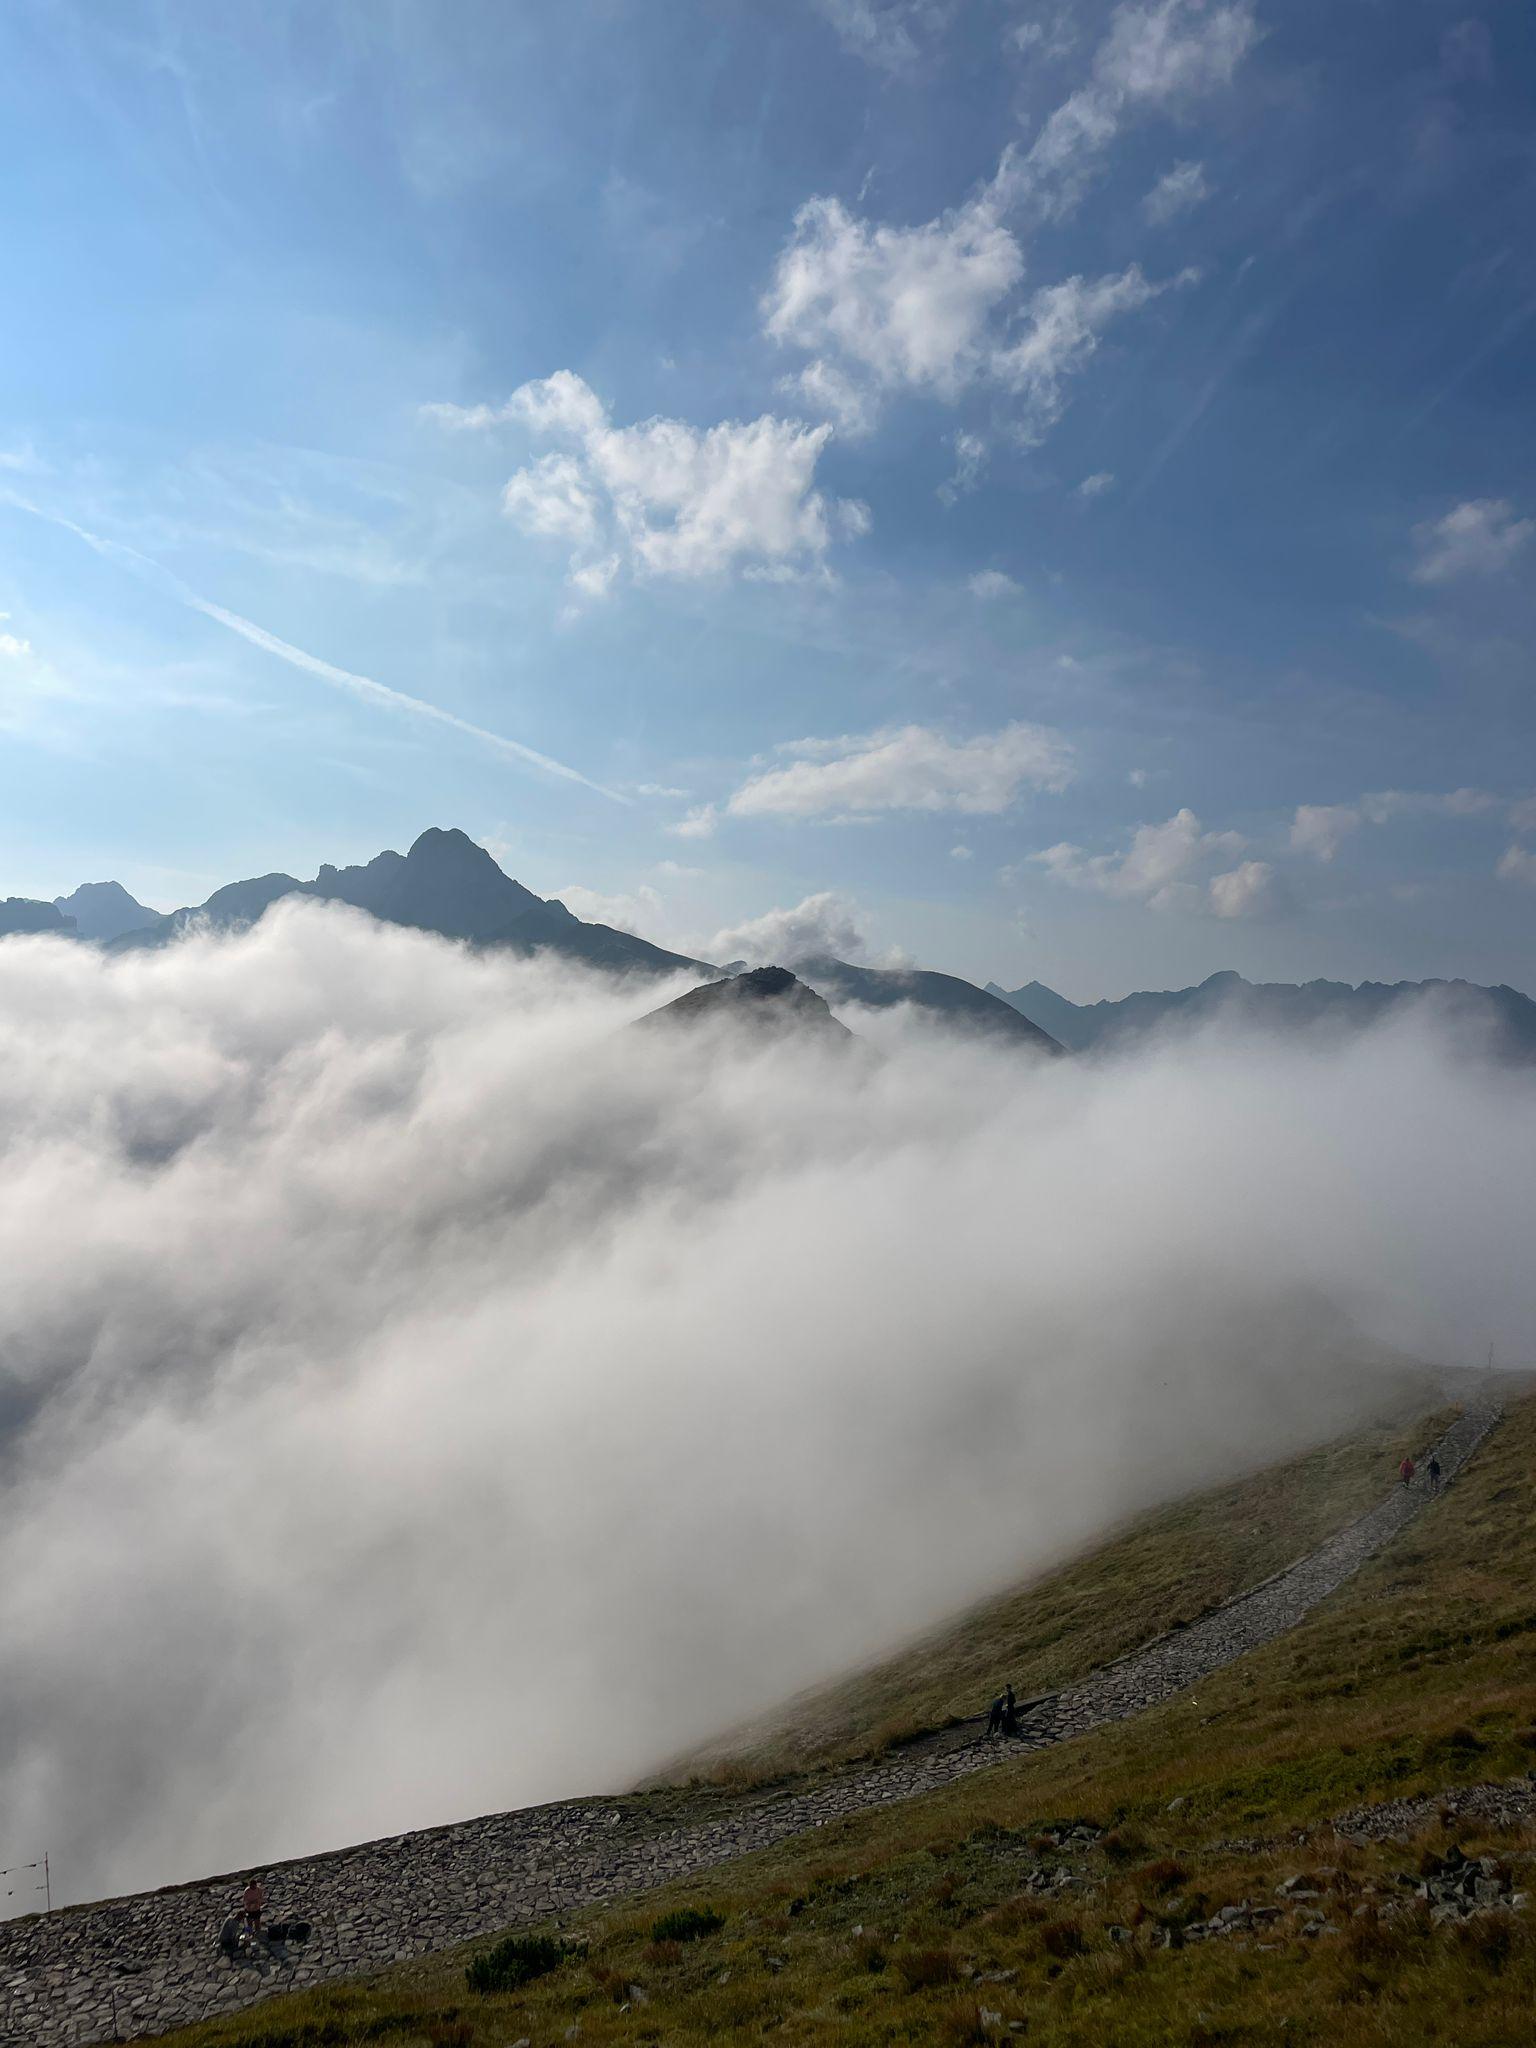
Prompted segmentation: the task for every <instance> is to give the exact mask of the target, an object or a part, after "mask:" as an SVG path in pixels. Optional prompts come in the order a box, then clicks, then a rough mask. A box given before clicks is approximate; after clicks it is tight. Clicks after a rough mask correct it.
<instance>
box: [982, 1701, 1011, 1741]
mask: <svg viewBox="0 0 1536 2048" xmlns="http://www.w3.org/2000/svg"><path fill="white" fill-rule="evenodd" d="M1006 1704H1007V1702H1006V1701H1005V1700H1004V1698H1003V1695H1002V1694H1001V1693H999V1694H998V1696H997V1698H996V1699H995V1700H994V1701H993V1702H992V1704H991V1706H990V1707H988V1709H987V1733H988V1735H996V1734H997V1732H998V1730H999V1729H1000V1728H1001V1727H1002V1725H1003V1710H1004V1708H1005V1706H1006Z"/></svg>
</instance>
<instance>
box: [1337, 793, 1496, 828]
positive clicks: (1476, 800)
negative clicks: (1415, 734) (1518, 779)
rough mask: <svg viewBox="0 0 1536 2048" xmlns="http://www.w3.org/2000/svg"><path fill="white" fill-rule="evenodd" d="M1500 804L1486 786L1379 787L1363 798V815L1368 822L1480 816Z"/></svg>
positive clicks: (1379, 822)
mask: <svg viewBox="0 0 1536 2048" xmlns="http://www.w3.org/2000/svg"><path fill="white" fill-rule="evenodd" d="M1501 803H1502V799H1501V798H1499V797H1496V796H1495V795H1494V794H1493V793H1492V791H1491V790H1486V789H1448V790H1431V789H1377V790H1371V791H1369V792H1368V793H1367V794H1366V795H1365V796H1363V797H1361V799H1360V815H1361V816H1362V817H1363V818H1364V819H1365V821H1366V823H1367V824H1369V825H1385V824H1387V823H1388V822H1389V821H1390V820H1391V819H1393V818H1480V817H1483V816H1485V815H1486V814H1487V813H1488V812H1489V811H1496V810H1498V809H1499V808H1500V806H1501Z"/></svg>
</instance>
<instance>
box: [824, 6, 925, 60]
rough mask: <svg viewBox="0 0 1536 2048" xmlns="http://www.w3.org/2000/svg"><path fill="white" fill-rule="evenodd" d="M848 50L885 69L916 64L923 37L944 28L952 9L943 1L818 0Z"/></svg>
mask: <svg viewBox="0 0 1536 2048" xmlns="http://www.w3.org/2000/svg"><path fill="white" fill-rule="evenodd" d="M816 5H817V8H818V9H819V11H820V12H821V13H822V14H824V15H825V16H826V18H827V20H828V21H829V22H831V24H832V26H833V28H834V29H836V31H837V35H838V40H839V41H840V42H841V43H842V45H843V48H844V49H845V50H848V51H851V52H852V54H853V55H854V56H855V57H862V58H864V60H865V61H866V63H869V64H873V65H875V66H877V67H878V68H879V69H880V70H882V71H903V70H905V69H906V68H907V66H908V65H910V64H914V63H916V61H917V59H918V56H919V54H920V51H921V47H922V43H921V39H922V38H924V37H925V36H927V35H930V34H932V33H933V32H935V31H936V30H938V29H940V28H942V26H943V25H944V23H945V22H946V21H947V20H948V18H949V13H950V9H949V7H948V6H947V5H944V4H941V0H816Z"/></svg>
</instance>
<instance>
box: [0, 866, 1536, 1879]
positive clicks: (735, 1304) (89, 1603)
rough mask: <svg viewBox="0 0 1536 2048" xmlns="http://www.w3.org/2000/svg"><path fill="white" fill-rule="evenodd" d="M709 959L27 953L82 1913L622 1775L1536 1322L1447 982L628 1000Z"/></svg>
mask: <svg viewBox="0 0 1536 2048" xmlns="http://www.w3.org/2000/svg"><path fill="white" fill-rule="evenodd" d="M681 986H682V984H679V987H681ZM675 992H676V991H668V990H666V989H662V990H660V991H658V990H657V988H656V987H655V985H654V984H647V985H644V986H637V985H629V986H624V985H619V984H614V983H609V982H605V981H603V980H601V979H597V978H590V977H581V976H577V975H574V974H572V973H571V972H569V971H568V970H564V969H561V968H557V967H555V966H553V965H550V964H547V963H545V964H541V963H536V962H526V961H519V960H514V959H508V958H500V957H496V958H493V957H475V956H472V955H470V954H468V953H466V952H464V951H463V950H461V949H458V948H455V947H452V946H449V945H447V944H445V943H443V942H441V941H439V940H436V939H434V938H431V937H427V936H425V935H422V934H420V933H415V932H408V931H402V930H397V929H393V928H389V927H382V926H379V925H375V924H373V923H371V922H370V921H369V920H367V919H366V918H364V917H362V916H360V915H357V914H354V913H351V912H349V911H346V910H344V909H341V908H338V907H334V906H331V907H326V906H320V905H312V904H285V905H283V906H281V907H280V908H279V909H278V910H277V911H276V912H275V913H274V914H272V915H271V916H269V917H268V918H267V919H266V920H265V921H264V922H263V923H262V924H261V925H260V926H259V927H258V928H257V929H256V930H255V931H253V932H251V933H249V934H247V935H245V936H243V937H239V938H234V939H230V938H208V937H203V938H196V939H194V940H192V941H190V942H188V943H185V944H183V945H180V946H177V947H175V948H173V949H170V950H168V951H165V952H160V953H145V954H139V955H129V956H126V957H123V958H120V959H116V960H109V959H106V958H104V957H102V956H101V955H100V954H98V953H95V952H93V951H91V950H89V949H87V948H85V947H80V946H73V945H70V944H67V943H63V942H60V941H57V940H51V939H12V940H8V941H6V942H5V943H4V944H3V945H0V1273H3V1276H4V1279H3V1284H0V1564H3V1569H0V1642H3V1644H4V1646H5V1684H4V1688H3V1694H0V1811H3V1813H4V1815H5V1821H6V1843H5V1846H6V1849H7V1851H8V1852H9V1853H8V1854H7V1858H6V1860H7V1861H8V1862H16V1861H18V1860H20V1859H21V1858H22V1857H23V1856H29V1855H31V1854H32V1853H34V1852H36V1853H40V1852H41V1851H42V1850H43V1849H44V1848H45V1847H46V1848H47V1849H48V1850H49V1851H50V1854H51V1856H52V1859H53V1869H54V1872H55V1874H56V1886H57V1889H56V1894H55V1895H56V1897H58V1896H62V1897H64V1898H83V1897H90V1896H96V1895H100V1894H103V1893H106V1892H110V1891H113V1890H119V1889H127V1888H137V1887H141V1886H147V1885H150V1884H155V1883H161V1882H166V1881H169V1880H173V1879H176V1878H179V1877H190V1876H196V1875H199V1874H201V1873H203V1872H204V1871H207V1870H213V1869H226V1868H230V1867H232V1866H235V1865H249V1864H255V1863H261V1862H264V1861H268V1860H271V1859H273V1858H275V1857H277V1856H280V1855H291V1854H297V1853H302V1852H305V1851H308V1850H315V1849H320V1848H325V1847H332V1846H336V1845H338V1844H340V1843H342V1842H345V1841H350V1840H357V1839H361V1838H365V1837H367V1836H370V1835H375V1834H380V1833H385V1832H392V1831H395V1830H398V1829H401V1828H405V1827H409V1826H416V1825H423V1824H427V1823H431V1822H436V1821H443V1820H448V1819H454V1818H459V1817H462V1816H464V1815H467V1814H469V1813H473V1812H480V1811H486V1810H491V1809H496V1808H501V1807H506V1806H512V1805H517V1804H523V1803H528V1802H531V1801H535V1800H539V1799H544V1798H551V1797H557V1796H560V1795H562V1794H567V1793H576V1792H586V1791H594V1790H602V1789H617V1788H620V1787H622V1786H623V1785H625V1784H626V1783H628V1782H632V1781H633V1780H634V1779H635V1778H636V1777H637V1776H639V1775H641V1774H642V1773H644V1772H645V1771H646V1770H647V1769H649V1768H651V1767H653V1766H655V1765H656V1764H657V1763H658V1762H660V1761H661V1760H662V1759H664V1758H665V1757H667V1756H669V1755H672V1754H674V1753H676V1752H679V1751H681V1750H684V1749H686V1748H687V1747H688V1746H689V1745H691V1744H695V1743H698V1742H700V1741H702V1740H704V1739H706V1738H708V1737H709V1736H711V1735H713V1734H715V1733H717V1732H718V1731H719V1730H720V1729H721V1727H722V1726H724V1725H726V1724H728V1723H730V1722H732V1721H734V1720H737V1719H740V1718H741V1717H743V1716H746V1715H749V1714H751V1713H753V1712H755V1711H756V1710H759V1709H761V1708H763V1707H765V1706H767V1705H769V1704H771V1703H772V1702H773V1701H774V1700H776V1699H778V1698H780V1697H782V1696H784V1695H786V1694H788V1693H790V1692H793V1691H794V1690H796V1689H797V1688H799V1687H801V1686H803V1685H805V1684H807V1683H810V1682H813V1681H815V1680H816V1679H818V1678H820V1677H822V1676H825V1675H828V1674H830V1673H833V1672H835V1671H838V1670H840V1669H842V1668H843V1667H845V1666H846V1665H847V1664H849V1663H850V1662H852V1661H853V1660H855V1659H858V1658H860V1657H864V1656H867V1655H869V1654H871V1653H872V1652H874V1651H877V1650H879V1649H880V1648H882V1647H884V1646H886V1645H889V1644H890V1643H892V1642H893V1641H895V1640H898V1639H899V1638H900V1637H902V1636H903V1635H905V1634H907V1633H910V1632H911V1631H912V1630H913V1629H915V1628H917V1627H920V1626H921V1625H923V1624H925V1623H927V1622H929V1621H931V1620H934V1619H936V1618H938V1617H939V1616H941V1615H943V1614H944V1613H946V1612H947V1611H950V1610H952V1609H954V1608H955V1607H956V1606H958V1605H959V1604H960V1603H962V1602H964V1601H966V1600H968V1599H970V1598H972V1597H973V1596H975V1595H976V1594H977V1593H979V1592H981V1591H984V1590H987V1589H988V1588H990V1587H992V1586H994V1585H996V1584H998V1583H1001V1582H1003V1581H1005V1580H1007V1579H1009V1578H1011V1577H1017V1576H1018V1575H1019V1574H1021V1573H1023V1572H1025V1571H1027V1570H1028V1569H1030V1568H1031V1567H1032V1566H1034V1565H1038V1564H1041V1563H1044V1562H1046V1561H1049V1560H1050V1559H1051V1558H1053V1557H1055V1556H1059V1555H1060V1554H1061V1553H1062V1552H1063V1551H1064V1550H1065V1549H1067V1548H1069V1547H1070V1546H1072V1545H1074V1544H1077V1543H1080V1542H1082V1541H1083V1540H1085V1539H1087V1538H1089V1537H1091V1536H1092V1535H1093V1534H1094V1532H1095V1531H1097V1530H1099V1529H1101V1528H1103V1527H1104V1526H1105V1525H1107V1524H1108V1523H1110V1522H1111V1521H1113V1520H1115V1519H1117V1518H1118V1517H1120V1516H1122V1515H1123V1514H1124V1513H1125V1512H1127V1510H1129V1509H1131V1508H1134V1507H1137V1506H1140V1505H1143V1504H1145V1503H1147V1502H1149V1501H1152V1500H1155V1499H1158V1498H1162V1497H1166V1496H1167V1495H1169V1494H1172V1493H1175V1492H1177V1491H1179V1490H1180V1489H1182V1488H1184V1487H1186V1486H1188V1485H1190V1484H1193V1483H1196V1482H1197V1481H1200V1480H1202V1479H1206V1478H1211V1477H1215V1476H1217V1475H1220V1474H1223V1473H1226V1472H1230V1471H1232V1470H1234V1469H1237V1468H1240V1467H1242V1466H1245V1465H1252V1464H1255V1463H1261V1462H1267V1461H1268V1460H1270V1459H1272V1458H1275V1457H1279V1456H1281V1455H1283V1454H1284V1453H1285V1452H1286V1451H1287V1450H1289V1449H1291V1448H1292V1447H1294V1446H1297V1445H1299V1444H1302V1443H1305V1442H1309V1441H1313V1440H1316V1439H1317V1438H1319V1437H1322V1436H1325V1435H1327V1434H1328V1433H1329V1431H1330V1430H1332V1429H1335V1428H1337V1427H1340V1426H1342V1425H1343V1424H1344V1423H1345V1422H1346V1421H1347V1420H1349V1419H1350V1418H1351V1416H1352V1415H1354V1414H1355V1413H1357V1412H1358V1411H1359V1409H1360V1407H1361V1404H1362V1403H1364V1404H1365V1405H1367V1406H1369V1404H1370V1403H1371V1402H1372V1401H1379V1400H1380V1399H1381V1398H1382V1394H1381V1383H1380V1382H1379V1381H1376V1380H1373V1379H1372V1377H1371V1375H1370V1373H1369V1372H1368V1371H1367V1370H1366V1369H1365V1368H1364V1366H1362V1367H1361V1368H1360V1370H1358V1371H1357V1370H1351V1369H1348V1362H1349V1360H1351V1359H1355V1358H1359V1359H1362V1360H1363V1359H1365V1358H1367V1357H1368V1356H1370V1355H1371V1354H1372V1353H1373V1352H1375V1353H1376V1354H1377V1355H1379V1353H1380V1351H1381V1350H1382V1349H1388V1350H1390V1349H1397V1350H1402V1351H1406V1352H1409V1353H1413V1354H1415V1355H1418V1356H1421V1357H1424V1358H1428V1359H1431V1360H1434V1361H1437V1362H1440V1361H1444V1362H1454V1361H1457V1360H1465V1359H1469V1358H1471V1359H1476V1358H1480V1357H1481V1356H1482V1355H1483V1354H1484V1353H1485V1352H1486V1348H1487V1345H1488V1343H1489V1342H1490V1341H1492V1342H1494V1343H1496V1344H1497V1345H1498V1346H1499V1348H1500V1352H1501V1354H1502V1355H1503V1356H1505V1357H1509V1356H1514V1355H1520V1354H1524V1353H1528V1352H1529V1351H1530V1349H1531V1345H1532V1339H1531V1334H1530V1333H1531V1330H1532V1325H1533V1309H1536V1280H1533V1262H1532V1260H1531V1258H1530V1246H1529V1233H1530V1219H1531V1216H1532V1214H1533V1213H1536V1199H1533V1198H1536V1075H1533V1073H1532V1071H1531V1070H1530V1069H1516V1068H1512V1067H1509V1066H1501V1065H1498V1064H1496V1063H1495V1062H1493V1061H1491V1060H1485V1059H1484V1058H1482V1057H1481V1056H1480V1055H1479V1054H1478V1053H1477V1051H1476V1049H1475V1048H1472V1047H1469V1046H1467V1045H1465V1044H1462V1043H1458V1044H1455V1045H1452V1044H1450V1043H1449V1042H1448V1041H1447V1040H1446V1039H1445V1038H1444V1037H1443V1036H1442V1035H1441V1032H1440V1027H1438V1026H1436V1025H1435V1024H1433V1023H1432V1022H1431V1021H1430V1020H1429V1019H1428V1018H1411V1017H1410V1018H1406V1019H1402V1020H1399V1021H1398V1022H1397V1023H1396V1024H1394V1025H1393V1026H1391V1027H1390V1028H1387V1029H1384V1030H1379V1031H1377V1032H1375V1033H1372V1034H1370V1035H1368V1036H1365V1037H1362V1038H1359V1039H1356V1040H1354V1041H1352V1042H1350V1043H1348V1044H1344V1045H1339V1044H1337V1043H1335V1044H1332V1045H1329V1046H1326V1047H1325V1046H1320V1045H1312V1044H1308V1043H1295V1044H1291V1045H1289V1046H1287V1045H1283V1044H1278V1043H1274V1042H1268V1043H1263V1044H1260V1043H1258V1042H1245V1041H1243V1040H1241V1039H1238V1038H1231V1037H1225V1036H1223V1035H1221V1034H1220V1033H1217V1034H1214V1035H1212V1034H1208V1035H1206V1036H1204V1037H1202V1038H1200V1039H1197V1040H1193V1041H1187V1042H1185V1043H1183V1044H1178V1045H1167V1046H1163V1047H1160V1048H1158V1047H1152V1048H1146V1049H1143V1050H1142V1051H1141V1052H1139V1053H1137V1054H1136V1055H1134V1056H1128V1057H1125V1058H1121V1059H1117V1060H1110V1061H1103V1062H1094V1061H1089V1060H1087V1059H1073V1060H1059V1061H1049V1060H1039V1059H1035V1058H1033V1057H1030V1056H1028V1055H1025V1054H1022V1053H1020V1052H1019V1051H1017V1050H1002V1049H996V1048H994V1049H992V1050H986V1049H983V1048H979V1047H977V1046H975V1045H967V1044H964V1043H957V1042H955V1041H951V1040H946V1039H944V1038H941V1037H936V1036H934V1035H933V1034H932V1033H931V1032H930V1031H926V1030H923V1029H921V1028H919V1025H918V1024H917V1023H916V1022H915V1021H914V1020H912V1019H910V1018H904V1017H902V1016H901V1015H899V1014H892V1013H880V1014H878V1015H873V1016H870V1017H863V1018H861V1017H859V1016H857V1015H855V1014H854V1013H847V1014H848V1020H849V1021H850V1022H851V1023H853V1024H854V1025H855V1028H857V1029H859V1030H861V1031H864V1032H867V1033H868V1034H869V1035H870V1036H872V1037H876V1038H878V1039H879V1040H880V1042H881V1046H882V1051H883V1053H884V1057H883V1058H879V1059H858V1058H855V1059H852V1060H850V1059H849V1058H847V1057H846V1056H844V1057H838V1056H837V1054H836V1053H835V1052H829V1051H825V1050H820V1049H817V1048H816V1047H814V1046H811V1045H805V1044H796V1043H788V1044H784V1045H782V1046H778V1047H768V1048H763V1047H757V1048H755V1049H754V1050H753V1051H752V1052H751V1053H750V1054H747V1053H742V1054H739V1055H733V1054H731V1053H730V1052H729V1051H728V1050H727V1049H725V1048H721V1047H719V1046H717V1045H714V1044H712V1043H711V1041H709V1040H708V1039H707V1038H703V1037H700V1036H699V1035H697V1034H682V1035H677V1036H672V1035H668V1034H657V1033H635V1032H631V1031H629V1030H627V1029H626V1028H625V1027H626V1026H627V1024H628V1023H629V1022H630V1021H631V1020H632V1019H633V1018H634V1017H636V1016H637V1015H639V1014H640V1013H641V1012H643V1011H644V1010H646V1009H648V1008H650V1007H652V1006H653V1005H654V1004H656V1003H657V1002H658V1001H660V1000H661V999H662V998H663V996H665V995H666V994H667V993H675ZM1353 1332H1358V1333H1359V1334H1358V1336H1357V1335H1354V1334H1351V1333H1353ZM1003 1675H1006V1674H1003ZM22 1903H28V1902H25V1901H24V1902H22Z"/></svg>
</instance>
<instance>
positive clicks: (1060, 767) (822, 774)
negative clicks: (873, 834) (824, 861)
mask: <svg viewBox="0 0 1536 2048" xmlns="http://www.w3.org/2000/svg"><path fill="white" fill-rule="evenodd" d="M784 751H786V752H791V751H793V752H796V753H798V754H799V755H801V757H802V758H800V759H798V760H796V761H795V762H793V763H792V765H791V766H789V767H787V768H770V769H768V770H767V771H765V772H764V773H763V774H761V775H755V776H753V777H752V778H751V779H750V780H749V781H747V782H745V783H743V784H742V786H741V788H740V789H738V790H737V791H736V793H735V795H734V796H733V797H732V798H731V800H730V803H729V805H728V806H727V808H728V809H729V810H730V811H731V813H732V814H733V815H734V816H736V817H784V818H817V817H832V818H838V817H849V816H854V817H857V816H861V815H868V814H870V813H872V812H876V811H953V812H960V813H965V814H969V815H975V816H979V815H981V814H983V813H988V812H997V811H1003V810H1006V809H1007V808H1008V806H1009V805H1010V804H1011V803H1012V802H1013V801H1014V799H1015V798H1016V797H1017V796H1018V794H1019V792H1020V790H1022V789H1024V788H1032V789H1049V790H1058V789H1061V788H1063V787H1064V786H1065V784H1066V783H1067V782H1068V781H1069V780H1070V779H1071V774H1072V766H1071V760H1072V750H1071V748H1070V746H1069V745H1068V744H1067V742H1066V741H1065V740H1064V739H1063V738H1062V737H1061V735H1060V734H1059V733H1055V732H1052V731H1050V730H1048V729H1047V728H1046V727H1043V726H1037V725H1024V724H1016V725H1009V726H1005V727H1004V728H1003V730H1002V731H1001V732H996V733H989V734H984V735H983V736H982V737H981V738H979V739H973V740H951V739H946V738H945V736H944V735H943V734H942V733H940V732H935V731H933V730H932V729H931V728H930V727H927V726H922V725H906V726H901V727H897V728H891V729H888V730H886V731H883V732H874V733H866V734H864V735H862V736H858V737H854V736H847V737H844V738H842V739H837V740H815V741H799V742H795V743H794V745H793V746H792V747H791V748H786V749H784Z"/></svg>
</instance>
